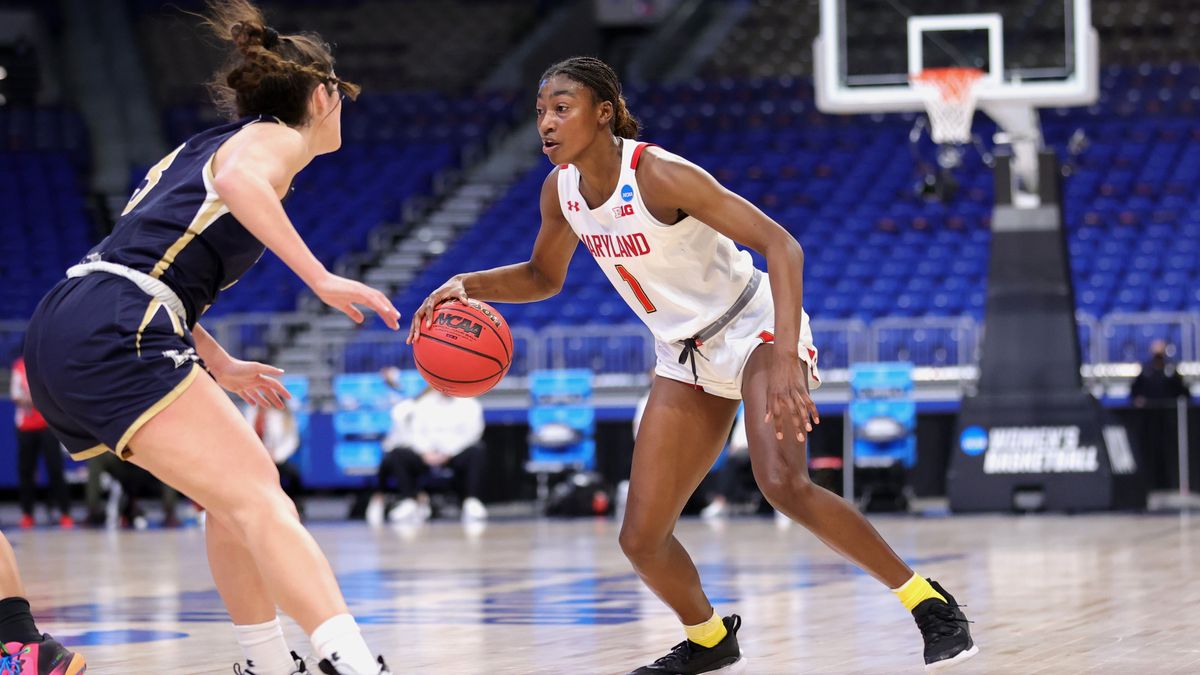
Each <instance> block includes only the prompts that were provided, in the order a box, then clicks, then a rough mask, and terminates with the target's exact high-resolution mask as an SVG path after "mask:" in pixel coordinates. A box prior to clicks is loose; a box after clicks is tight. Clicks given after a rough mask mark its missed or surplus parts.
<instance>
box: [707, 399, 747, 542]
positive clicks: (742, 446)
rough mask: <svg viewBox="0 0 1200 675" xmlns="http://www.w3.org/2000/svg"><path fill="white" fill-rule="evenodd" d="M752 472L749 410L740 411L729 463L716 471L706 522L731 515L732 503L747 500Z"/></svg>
mask: <svg viewBox="0 0 1200 675" xmlns="http://www.w3.org/2000/svg"><path fill="white" fill-rule="evenodd" d="M749 473H750V442H749V441H748V440H746V410H745V408H740V409H738V416H737V420H735V421H734V423H733V434H732V435H731V436H730V437H729V445H728V446H727V447H726V449H725V462H724V463H723V464H721V466H720V467H718V468H717V470H716V485H715V488H714V490H713V495H712V498H711V499H710V500H709V502H708V506H706V507H704V510H702V511H701V512H700V517H701V518H704V519H705V520H715V519H718V518H724V517H725V516H727V515H729V503H730V502H731V501H738V502H740V501H746V497H747V495H746V494H745V493H746V488H745V484H746V480H745V478H746V475H747V474H749Z"/></svg>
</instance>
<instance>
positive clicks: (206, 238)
mask: <svg viewBox="0 0 1200 675" xmlns="http://www.w3.org/2000/svg"><path fill="white" fill-rule="evenodd" d="M256 122H269V123H278V120H276V119H275V118H274V117H271V116H269V115H255V116H251V117H244V118H242V119H240V120H238V121H236V122H231V123H229V124H225V125H222V126H219V127H215V128H212V129H209V130H207V131H203V132H201V133H199V134H196V135H195V136H192V137H191V138H189V139H188V140H187V141H185V142H184V143H183V145H181V146H179V147H178V148H175V150H174V152H172V153H171V154H169V155H167V156H166V157H164V158H163V159H162V160H161V161H159V163H158V164H155V165H154V166H153V167H151V169H150V171H148V172H147V173H146V177H145V178H144V179H143V180H142V183H141V185H139V186H138V188H137V190H135V191H134V193H133V196H132V197H130V198H129V203H128V204H127V205H126V206H125V210H124V211H123V212H122V213H121V217H120V219H118V220H117V225H116V227H115V228H113V232H112V234H110V235H109V236H108V237H106V238H105V239H104V241H102V242H100V243H99V244H98V245H97V246H96V247H95V248H93V249H92V250H91V251H90V252H89V253H88V256H87V257H86V258H85V259H84V260H85V261H89V260H103V261H106V262H112V263H118V264H121V265H125V266H127V267H131V268H133V269H135V270H138V271H141V272H145V273H146V274H149V275H150V276H152V277H154V278H156V279H161V280H162V281H163V282H164V283H166V284H167V285H168V286H170V287H171V289H172V290H173V291H175V293H176V294H177V295H178V296H179V299H180V300H182V301H183V306H184V308H185V309H186V310H187V315H188V321H187V323H188V326H189V327H190V326H193V325H194V324H195V323H196V321H197V320H199V318H200V315H201V314H203V313H204V311H205V310H207V309H208V307H209V306H210V305H212V303H213V301H214V300H216V297H217V294H218V293H220V292H221V291H222V290H224V289H226V288H229V287H230V286H232V285H233V284H234V283H236V282H237V280H238V279H239V278H241V276H242V275H243V274H245V273H246V270H248V269H250V267H251V266H253V265H254V263H255V262H257V261H258V259H259V258H260V257H262V254H263V251H264V250H265V247H264V246H263V245H262V243H261V242H259V241H258V239H257V238H255V236H254V235H253V234H250V232H248V231H247V230H246V228H245V227H243V226H242V224H241V223H239V222H238V221H237V219H236V218H234V217H233V215H232V214H230V213H229V207H227V206H225V204H224V203H223V202H222V201H221V198H220V197H219V196H218V195H217V191H216V189H215V188H214V187H213V171H212V165H213V157H215V156H216V152H217V149H218V148H220V147H221V145H222V144H223V143H224V142H225V141H227V140H229V138H230V137H231V136H233V135H234V134H235V133H237V132H238V131H240V130H241V129H242V128H243V127H245V126H246V125H249V124H254V123H256Z"/></svg>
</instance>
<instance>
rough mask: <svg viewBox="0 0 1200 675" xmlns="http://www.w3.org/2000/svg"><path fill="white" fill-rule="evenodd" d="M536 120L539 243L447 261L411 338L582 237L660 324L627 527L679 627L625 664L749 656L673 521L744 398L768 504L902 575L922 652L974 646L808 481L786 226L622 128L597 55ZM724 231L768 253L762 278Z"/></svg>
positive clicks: (873, 535)
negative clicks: (674, 639)
mask: <svg viewBox="0 0 1200 675" xmlns="http://www.w3.org/2000/svg"><path fill="white" fill-rule="evenodd" d="M537 120H538V131H539V133H540V135H541V138H542V146H543V151H544V152H545V154H546V155H547V156H548V157H549V158H550V160H551V161H552V162H554V163H555V164H557V165H558V166H557V168H555V169H554V170H553V171H551V172H550V175H549V176H548V177H547V178H546V181H545V183H544V184H543V185H542V195H541V211H542V226H541V231H540V232H539V233H538V237H537V241H536V242H535V243H534V247H533V254H532V256H531V257H530V259H529V261H528V262H524V263H518V264H515V265H508V266H506V267H498V268H495V269H490V270H486V271H482V272H472V273H468V274H460V275H457V276H454V277H453V278H451V279H450V280H449V281H447V282H446V283H445V284H443V285H442V287H441V288H439V289H438V290H437V291H435V292H434V293H432V294H431V295H430V296H429V298H427V299H426V300H425V302H424V303H423V304H422V305H421V307H420V309H419V310H418V311H417V312H416V313H415V314H414V315H413V319H412V328H411V331H410V334H409V341H410V342H411V341H412V340H413V339H415V338H416V336H417V330H418V327H419V326H420V322H422V321H426V322H428V321H429V319H430V317H431V316H432V310H433V308H434V307H436V306H437V305H438V304H439V303H441V302H444V301H446V300H450V299H453V298H457V299H460V300H463V301H465V300H466V299H467V298H468V297H470V298H476V299H479V300H486V301H494V302H534V301H537V300H542V299H545V298H548V297H550V296H552V295H554V294H556V293H558V291H559V290H560V289H561V288H562V285H563V280H564V278H565V276H566V273H567V266H568V263H569V262H570V260H571V256H572V255H573V254H574V252H575V249H576V248H577V246H578V244H579V242H583V244H584V246H585V247H586V248H587V250H588V252H589V253H591V254H592V256H593V257H594V258H595V259H596V263H597V264H598V265H600V267H601V269H603V270H604V272H605V274H607V275H608V278H609V280H611V281H612V284H613V286H614V287H615V288H616V289H617V292H618V293H620V294H621V297H623V298H625V301H626V302H627V303H629V306H630V307H632V308H633V310H634V311H635V312H636V313H637V314H638V316H639V317H641V319H642V320H643V321H644V322H645V323H646V325H647V326H648V327H649V328H650V330H651V331H652V332H653V334H654V336H655V342H656V351H657V354H658V365H657V367H656V369H655V374H656V377H655V379H654V384H653V387H652V389H651V393H650V400H649V403H648V404H647V406H646V411H645V414H644V417H643V418H642V424H641V428H640V430H639V433H638V437H637V441H636V444H635V447H634V454H633V468H632V472H631V476H630V481H629V498H628V502H627V505H626V509H625V521H624V523H623V524H622V526H621V535H620V544H621V548H622V550H623V551H624V552H625V555H626V556H627V557H628V558H629V560H630V562H631V563H633V567H634V569H636V570H637V573H638V574H639V575H640V576H641V578H642V580H643V581H644V582H645V583H646V585H647V586H649V587H650V589H651V590H653V591H654V592H655V593H656V594H657V595H658V596H659V597H660V598H661V599H662V600H663V602H665V603H666V604H668V605H669V606H670V607H671V609H673V610H674V611H675V613H676V614H677V615H678V617H679V620H680V621H681V622H682V623H683V625H684V632H685V633H686V635H687V639H686V640H684V641H683V642H681V643H679V644H678V645H676V646H675V647H674V648H673V649H671V651H670V652H669V653H668V654H667V655H665V656H663V657H662V658H659V659H658V660H657V661H655V662H654V663H652V664H650V665H647V666H643V667H641V668H639V669H637V670H635V671H633V672H634V673H639V674H641V673H644V674H652V673H717V672H720V673H742V672H746V662H745V660H744V659H743V658H742V655H741V650H740V649H739V647H738V644H737V631H738V629H739V628H740V626H741V619H740V618H739V617H738V616H737V615H731V616H728V617H725V618H721V616H720V614H718V613H717V611H716V610H715V609H714V608H713V606H712V604H711V603H710V602H709V600H708V598H707V597H706V595H705V593H704V590H703V588H702V587H701V585H700V578H699V574H698V573H697V571H696V567H695V565H694V564H693V563H692V560H691V558H690V557H689V556H688V554H687V552H686V551H685V550H684V549H683V546H682V545H681V544H680V543H679V541H678V540H677V539H675V537H674V535H673V534H672V532H673V529H674V526H675V521H676V520H677V519H678V517H679V514H680V512H681V511H682V509H683V506H684V503H685V502H686V501H687V499H688V497H689V496H690V495H691V494H692V492H693V491H694V490H695V489H696V486H697V485H698V484H699V483H700V480H701V478H703V477H704V475H705V474H706V473H707V472H708V470H709V467H711V466H712V464H713V462H714V461H715V460H716V458H717V455H718V454H719V453H720V451H721V447H722V445H723V443H724V441H725V438H726V437H727V436H728V434H729V429H730V427H731V425H732V424H733V420H734V416H735V415H736V413H737V409H738V401H739V400H743V399H744V401H745V405H746V431H747V434H748V438H749V443H750V456H751V458H752V462H753V466H754V475H755V479H756V480H757V482H758V485H759V487H760V488H761V489H762V492H763V494H764V495H765V496H766V498H767V499H768V500H769V501H770V502H771V505H772V506H774V507H775V508H776V509H777V510H779V511H781V512H783V513H785V514H787V515H788V516H789V517H790V518H792V519H793V520H795V521H797V522H799V523H800V524H802V525H804V526H805V527H806V528H808V529H809V530H810V531H811V532H812V533H813V534H815V535H816V536H817V537H819V538H820V539H821V540H822V541H824V542H825V543H826V544H828V545H829V546H830V547H831V548H833V549H834V550H835V551H837V552H838V553H840V554H842V555H843V556H845V557H846V558H848V559H849V560H851V561H852V562H854V563H855V564H857V565H859V566H860V567H862V568H863V569H864V570H866V571H867V572H869V573H870V574H871V575H872V576H873V577H875V578H876V579H878V580H879V581H880V582H882V583H884V584H886V585H887V587H888V588H891V589H893V590H894V591H895V592H896V594H897V595H898V596H899V599H900V600H901V602H903V603H904V606H905V607H906V608H907V609H908V610H910V611H911V612H912V613H913V615H914V617H915V619H916V621H917V624H918V626H919V627H920V632H921V634H922V636H923V638H924V640H925V662H926V668H927V669H929V670H937V669H940V668H944V667H947V666H950V665H952V664H955V663H958V662H961V661H963V660H965V659H967V658H970V657H971V656H973V655H974V654H975V653H976V651H977V649H976V647H975V645H974V643H973V642H972V640H971V635H970V631H969V629H968V625H967V620H966V618H965V617H964V616H963V614H962V611H961V610H960V609H959V608H958V605H957V603H956V602H955V601H954V598H953V597H952V596H951V595H950V594H949V593H947V592H946V591H944V590H943V589H942V588H941V587H940V586H939V585H938V584H937V583H936V582H931V581H929V580H927V579H925V578H923V577H921V576H920V575H918V574H915V573H913V571H912V570H911V569H909V567H908V566H907V565H906V564H905V563H904V561H903V560H901V559H900V558H899V557H898V556H897V555H896V554H895V553H894V552H893V551H892V549H891V548H890V547H889V546H888V545H887V543H886V542H884V540H883V539H882V538H881V537H880V536H879V533H878V532H876V531H875V529H874V528H873V527H872V526H871V524H870V523H869V522H867V520H866V518H864V517H863V516H862V514H860V513H859V512H858V511H857V510H856V509H854V508H853V507H852V506H851V505H850V504H849V503H847V502H846V501H844V500H843V499H841V498H840V497H838V496H837V495H835V494H833V493H831V492H828V491H826V490H824V489H822V488H820V487H818V486H816V485H814V484H813V483H811V482H810V481H809V478H808V469H807V454H806V444H805V439H806V435H807V434H808V433H810V432H811V431H812V429H813V425H815V424H817V423H818V422H819V421H820V419H819V417H818V414H817V410H816V406H815V405H814V404H813V401H812V398H810V397H809V387H816V386H818V385H819V384H820V378H819V375H818V372H817V351H816V349H815V348H814V347H813V345H812V334H811V331H810V330H809V326H808V317H807V315H806V314H805V313H804V310H803V309H802V298H803V269H804V252H803V250H802V249H801V248H800V245H799V244H798V243H797V242H796V240H795V239H794V238H793V237H792V236H791V235H790V234H788V232H787V231H786V230H784V229H783V228H782V227H780V226H779V224H777V223H775V222H774V221H772V220H771V219H770V218H769V217H767V216H766V215H765V214H763V212H762V211H760V210H759V209H758V208H756V207H755V206H754V205H753V204H750V203H749V202H747V201H746V200H745V199H742V198H741V197H739V196H738V195H736V194H734V193H732V192H730V191H728V190H726V189H725V188H724V187H722V186H721V185H720V184H719V183H717V181H716V180H715V179H713V177H712V176H711V175H709V174H708V173H707V172H705V171H704V170H703V169H701V168H700V167H698V166H696V165H695V164H692V163H690V162H688V161H687V160H685V159H683V158H682V157H679V156H678V155H673V154H671V153H670V152H667V151H665V150H662V149H659V148H656V147H653V146H650V145H648V144H643V143H638V142H637V141H635V140H633V139H634V138H635V137H636V136H637V133H638V123H637V120H635V119H634V118H633V116H632V115H631V114H630V113H629V110H628V109H627V108H626V106H625V99H624V98H623V97H622V96H621V85H620V82H619V81H618V79H617V76H616V73H614V72H613V70H612V68H610V67H609V66H608V65H606V64H605V63H603V62H602V61H599V60H597V59H593V58H572V59H568V60H566V61H563V62H561V63H558V64H555V65H554V66H551V67H550V69H549V70H547V71H546V73H545V74H544V75H543V76H542V80H541V84H540V86H539V89H538V95H537ZM734 242H738V243H741V244H743V245H745V246H747V247H749V248H752V249H754V250H756V251H759V252H760V253H762V254H763V255H764V256H765V257H766V259H767V267H768V270H769V272H770V274H771V277H770V279H768V278H767V275H766V274H764V273H762V272H760V271H758V270H756V269H755V268H754V266H753V263H752V261H751V258H750V255H749V254H748V253H746V252H743V251H740V250H738V248H737V247H736V246H735V245H734Z"/></svg>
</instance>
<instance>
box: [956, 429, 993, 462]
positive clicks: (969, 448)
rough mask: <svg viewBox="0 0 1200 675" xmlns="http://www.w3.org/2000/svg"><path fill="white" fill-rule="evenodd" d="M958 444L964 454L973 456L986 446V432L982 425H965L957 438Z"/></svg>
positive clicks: (980, 452) (984, 449)
mask: <svg viewBox="0 0 1200 675" xmlns="http://www.w3.org/2000/svg"><path fill="white" fill-rule="evenodd" d="M958 446H959V447H960V448H962V451H963V453H964V454H967V455H971V456H972V457H975V456H977V455H982V454H983V453H984V451H986V450H987V448H988V432H987V429H984V428H983V427H967V428H966V429H963V431H962V435H961V436H959V438H958Z"/></svg>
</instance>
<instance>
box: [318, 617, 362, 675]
mask: <svg viewBox="0 0 1200 675" xmlns="http://www.w3.org/2000/svg"><path fill="white" fill-rule="evenodd" d="M309 639H310V640H312V646H313V651H314V652H316V653H317V655H318V656H320V657H321V658H322V659H329V662H330V663H332V664H333V665H334V667H335V668H337V671H338V673H341V674H342V675H377V673H378V672H379V664H378V663H377V662H376V661H375V657H374V656H373V655H372V654H371V650H370V649H367V643H366V642H364V641H363V638H362V633H361V632H360V631H359V629H358V624H357V623H355V621H354V617H352V616H350V615H349V614H338V615H337V616H335V617H333V618H332V619H328V620H327V621H325V623H323V624H321V625H320V626H317V629H316V630H314V631H313V632H312V635H310V636H309Z"/></svg>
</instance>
